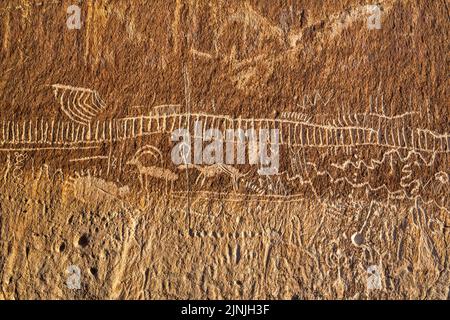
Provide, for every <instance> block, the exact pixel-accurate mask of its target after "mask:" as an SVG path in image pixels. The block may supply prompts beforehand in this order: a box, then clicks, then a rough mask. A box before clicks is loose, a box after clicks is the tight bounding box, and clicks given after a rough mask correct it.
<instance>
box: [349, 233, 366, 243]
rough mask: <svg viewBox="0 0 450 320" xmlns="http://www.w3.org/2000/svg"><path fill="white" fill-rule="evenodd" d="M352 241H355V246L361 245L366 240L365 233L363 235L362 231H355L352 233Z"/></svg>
mask: <svg viewBox="0 0 450 320" xmlns="http://www.w3.org/2000/svg"><path fill="white" fill-rule="evenodd" d="M352 242H353V244H354V245H355V246H360V245H362V244H363V242H364V237H363V235H362V234H361V233H359V232H355V233H354V234H353V235H352Z"/></svg>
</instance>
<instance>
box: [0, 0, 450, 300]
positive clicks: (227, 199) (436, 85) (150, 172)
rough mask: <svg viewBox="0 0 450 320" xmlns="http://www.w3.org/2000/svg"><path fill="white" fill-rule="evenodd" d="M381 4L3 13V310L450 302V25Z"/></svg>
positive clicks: (395, 0) (7, 4) (392, 0)
mask: <svg viewBox="0 0 450 320" xmlns="http://www.w3.org/2000/svg"><path fill="white" fill-rule="evenodd" d="M370 4H371V3H369V2H368V1H356V0H334V1H316V0H311V1H287V2H283V3H281V2H275V1H253V0H252V1H250V0H249V1H194V0H189V1H188V0H186V1H181V0H176V1H175V0H173V1H168V0H152V1H143V0H142V1H140V0H136V1H113V0H110V1H108V0H95V1H83V2H82V3H79V2H78V1H66V0H64V1H58V0H54V1H42V2H39V1H29V0H7V1H2V2H1V4H0V17H1V20H0V22H1V24H0V45H1V51H0V71H1V73H0V93H1V94H0V103H1V109H0V110H1V115H0V299H28V298H31V299H49V298H51V299H54V298H61V299H73V298H79V299H97V298H121V299H167V298H176V299H187V298H190V299H194V298H197V299H204V298H211V299H221V298H227V299H240V298H247V299H265V298H270V299H291V298H292V299H341V298H345V299H380V298H388V299H405V298H418V299H447V298H449V295H450V269H449V251H450V250H449V248H448V242H449V241H450V237H449V226H450V216H449V210H450V200H449V174H450V172H449V164H450V158H449V152H450V150H449V149H450V135H449V119H448V114H449V103H448V102H449V92H448V84H449V80H448V52H449V49H450V48H449V43H450V42H449V20H448V19H449V14H448V12H449V11H448V3H447V2H446V1H444V0H442V1H438V0H434V1H424V0H422V1H408V0H383V1H378V2H377V4H379V7H380V8H381V11H380V13H381V26H380V29H377V28H375V29H372V28H369V24H368V23H372V22H376V19H375V20H373V19H371V16H372V18H376V11H372V12H368V10H367V5H370ZM71 5H77V6H79V8H80V9H81V11H80V13H81V22H82V23H81V26H80V29H69V28H68V25H67V23H66V22H67V20H68V18H73V17H74V14H76V11H70V13H68V12H67V9H68V8H69V6H71ZM368 19H371V20H368ZM71 21H72V22H74V21H73V20H71ZM195 121H202V123H203V124H204V126H205V129H208V128H217V129H219V130H221V132H225V130H226V129H231V128H234V129H236V128H242V129H251V128H254V129H256V130H260V129H278V130H279V132H280V148H279V153H278V156H279V161H280V166H279V170H278V174H276V175H270V176H262V175H260V174H259V173H258V169H260V166H258V165H253V164H250V163H248V162H246V163H245V164H237V165H231V164H226V165H225V164H223V165H207V164H201V165H189V166H183V165H176V164H174V163H173V161H172V160H171V150H173V147H174V145H175V143H174V142H172V141H171V134H172V133H173V131H174V130H176V129H180V128H188V129H190V131H191V132H193V130H194V123H195ZM206 145H207V143H205V146H206ZM246 147H247V145H246Z"/></svg>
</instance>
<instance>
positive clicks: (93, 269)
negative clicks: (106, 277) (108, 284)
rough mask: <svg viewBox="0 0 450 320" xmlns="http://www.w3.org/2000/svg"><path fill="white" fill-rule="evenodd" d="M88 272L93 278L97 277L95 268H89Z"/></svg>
mask: <svg viewBox="0 0 450 320" xmlns="http://www.w3.org/2000/svg"><path fill="white" fill-rule="evenodd" d="M90 271H91V274H92V275H93V276H94V277H96V276H97V273H98V270H97V268H95V267H91V269H90Z"/></svg>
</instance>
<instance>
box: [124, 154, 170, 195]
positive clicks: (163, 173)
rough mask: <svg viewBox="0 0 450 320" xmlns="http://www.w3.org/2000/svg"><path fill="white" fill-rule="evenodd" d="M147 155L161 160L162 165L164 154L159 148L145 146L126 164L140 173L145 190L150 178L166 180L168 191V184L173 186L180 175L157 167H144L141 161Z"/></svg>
mask: <svg viewBox="0 0 450 320" xmlns="http://www.w3.org/2000/svg"><path fill="white" fill-rule="evenodd" d="M145 154H150V155H151V156H152V157H154V158H159V161H160V162H161V163H162V161H163V159H162V154H161V151H159V150H158V149H157V148H155V147H153V146H144V147H142V148H141V149H139V150H138V151H137V152H136V154H135V155H134V157H133V158H132V159H131V160H129V161H128V162H127V163H126V164H127V165H133V166H136V168H137V169H138V172H139V181H140V183H141V187H142V189H143V190H147V186H148V177H152V178H157V179H164V180H165V181H166V190H167V184H168V182H169V181H170V182H171V184H172V185H173V182H174V181H176V180H178V174H176V173H174V172H172V171H171V170H169V169H164V168H162V167H157V166H144V165H143V164H142V162H141V160H140V158H141V157H142V156H144V155H145Z"/></svg>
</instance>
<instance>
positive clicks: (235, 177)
mask: <svg viewBox="0 0 450 320" xmlns="http://www.w3.org/2000/svg"><path fill="white" fill-rule="evenodd" d="M178 169H180V170H184V169H185V170H187V169H196V170H198V171H199V172H200V174H199V175H198V177H197V179H196V180H195V183H198V181H199V180H200V179H202V180H201V183H200V185H201V186H203V185H204V184H205V181H206V179H208V178H214V177H217V176H218V175H220V174H222V173H225V174H227V175H229V176H230V177H231V182H232V186H233V190H235V191H236V190H237V189H238V187H239V186H238V182H239V179H241V178H243V177H245V176H247V175H248V172H247V173H241V172H240V171H239V170H238V169H236V168H234V167H232V166H230V165H226V164H222V163H216V164H212V165H208V166H200V165H196V164H183V165H180V166H178Z"/></svg>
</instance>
